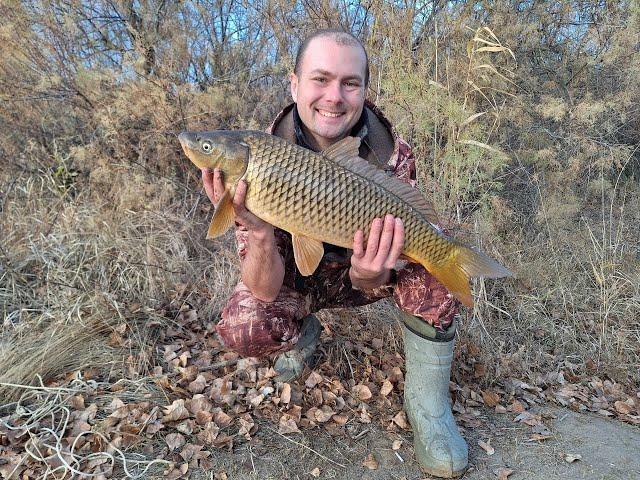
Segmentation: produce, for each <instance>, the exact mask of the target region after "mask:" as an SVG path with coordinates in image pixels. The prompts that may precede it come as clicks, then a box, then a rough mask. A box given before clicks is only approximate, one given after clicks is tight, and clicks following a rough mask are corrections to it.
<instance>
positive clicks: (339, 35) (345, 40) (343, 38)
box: [293, 28, 369, 87]
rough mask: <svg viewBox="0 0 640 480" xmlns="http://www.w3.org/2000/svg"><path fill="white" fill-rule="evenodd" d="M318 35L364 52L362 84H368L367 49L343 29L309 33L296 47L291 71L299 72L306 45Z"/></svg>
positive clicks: (326, 29) (297, 73)
mask: <svg viewBox="0 0 640 480" xmlns="http://www.w3.org/2000/svg"><path fill="white" fill-rule="evenodd" d="M320 37H329V38H331V39H332V40H333V41H335V42H336V43H337V44H338V45H344V46H348V47H360V48H361V49H362V51H363V53H364V60H365V69H364V86H365V87H366V86H368V85H369V55H367V50H366V49H365V48H364V45H362V42H361V41H360V40H358V39H357V38H356V37H355V35H353V34H351V33H349V32H346V31H344V30H340V29H338V28H325V29H322V30H316V31H315V32H313V33H312V34H311V35H309V36H308V37H306V38H305V39H304V40H303V41H302V43H301V44H300V46H299V47H298V52H297V53H296V63H295V65H294V67H293V71H294V73H295V74H296V75H299V74H300V63H301V62H302V58H303V57H304V54H305V52H306V51H307V47H308V46H309V43H311V41H312V40H314V39H316V38H320Z"/></svg>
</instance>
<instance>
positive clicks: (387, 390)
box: [380, 380, 393, 397]
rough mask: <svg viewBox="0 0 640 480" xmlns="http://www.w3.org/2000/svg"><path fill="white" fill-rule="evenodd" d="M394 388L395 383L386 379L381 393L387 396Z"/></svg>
mask: <svg viewBox="0 0 640 480" xmlns="http://www.w3.org/2000/svg"><path fill="white" fill-rule="evenodd" d="M392 390H393V383H391V382H390V381H389V380H385V381H384V382H383V383H382V388H380V395H382V396H383V397H386V396H387V395H389V394H390V393H391V391H392Z"/></svg>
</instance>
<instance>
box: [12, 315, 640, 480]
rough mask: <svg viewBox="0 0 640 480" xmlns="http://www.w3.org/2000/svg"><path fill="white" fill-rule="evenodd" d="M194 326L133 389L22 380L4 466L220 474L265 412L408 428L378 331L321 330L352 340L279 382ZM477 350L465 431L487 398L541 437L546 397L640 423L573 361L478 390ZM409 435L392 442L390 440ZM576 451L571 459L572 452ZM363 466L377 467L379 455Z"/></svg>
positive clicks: (88, 375) (461, 416) (358, 428)
mask: <svg viewBox="0 0 640 480" xmlns="http://www.w3.org/2000/svg"><path fill="white" fill-rule="evenodd" d="M198 323H199V322H198V316H197V312H196V311H195V310H194V309H193V308H191V307H189V306H188V305H187V306H185V307H182V308H181V310H180V312H179V313H178V315H177V317H176V320H175V322H174V323H173V324H171V325H170V326H168V327H166V328H164V330H161V331H160V332H159V336H158V339H157V343H156V353H157V357H156V362H157V364H156V365H155V366H154V367H152V369H151V372H150V373H151V375H150V376H148V377H143V374H144V372H137V377H138V378H146V382H147V386H146V388H145V389H142V390H143V391H145V392H146V393H143V394H142V395H140V394H138V395H132V394H131V393H129V392H131V391H132V390H133V389H132V388H130V385H128V384H127V383H126V382H116V383H109V382H106V381H105V382H98V381H96V380H94V379H93V377H94V376H95V372H94V371H87V372H74V373H73V374H70V375H67V376H65V377H63V378H58V379H56V380H55V381H53V382H50V383H49V384H46V385H45V384H43V383H42V382H41V385H40V386H39V387H26V386H25V387H24V393H23V395H22V397H21V398H20V400H19V401H18V402H16V403H15V404H13V405H11V404H10V405H2V406H0V412H2V415H4V416H2V417H0V474H1V475H2V476H4V477H7V476H9V475H15V476H16V478H17V477H31V476H38V475H43V474H53V475H60V474H61V473H62V472H67V473H70V474H76V475H81V474H84V475H94V476H96V478H112V477H113V476H116V477H126V478H141V477H144V476H145V475H148V474H149V473H151V472H155V473H156V474H162V475H163V476H165V477H166V478H183V477H184V476H187V475H188V474H189V473H188V472H190V471H194V470H196V469H199V468H201V469H207V470H210V471H215V474H214V478H226V476H227V475H226V473H225V472H222V471H218V470H216V468H215V465H214V464H212V462H211V460H210V459H209V457H210V455H211V452H210V450H211V449H224V450H227V451H233V449H234V448H235V447H236V446H239V445H241V444H243V443H246V442H250V441H251V440H252V438H253V437H254V436H255V435H256V433H257V432H258V431H259V429H260V428H261V425H265V422H267V424H271V425H273V426H274V428H275V429H273V431H274V432H277V433H278V434H280V435H284V436H291V435H297V434H300V433H301V432H304V431H306V430H311V429H317V428H321V429H324V430H325V431H326V432H327V433H328V434H330V435H332V436H346V437H349V438H351V439H355V440H357V439H359V438H360V436H361V435H364V434H366V432H367V431H368V430H366V425H367V424H370V423H372V422H375V423H376V424H378V425H380V426H382V427H383V428H384V429H386V430H387V431H388V432H389V433H390V434H396V433H398V432H402V431H408V430H410V429H411V426H410V424H409V422H408V420H407V418H406V415H405V413H404V411H403V409H402V392H403V390H404V372H403V368H404V359H403V357H402V355H401V354H400V353H399V352H398V351H397V350H394V349H389V348H386V349H385V348H383V347H384V342H383V340H381V339H379V338H374V339H370V340H368V339H367V338H366V337H367V335H355V336H354V335H353V332H352V331H350V332H345V333H344V334H341V333H340V328H341V326H340V325H339V324H334V325H331V328H328V329H326V330H325V332H324V333H323V335H324V336H325V337H327V338H324V339H323V340H324V341H325V342H324V343H325V344H328V345H331V342H333V344H334V345H337V344H338V342H337V340H336V336H337V335H340V336H341V338H349V340H347V341H341V343H340V345H339V347H340V348H339V349H338V348H335V349H334V352H331V351H329V352H325V354H326V357H325V359H324V361H323V362H322V363H320V364H318V365H317V366H316V368H315V369H314V370H313V371H307V372H305V374H304V376H303V377H302V379H301V380H299V381H296V382H291V383H283V382H278V381H276V380H275V376H276V372H275V371H274V370H273V368H272V366H271V364H270V361H269V360H258V359H253V358H249V359H242V358H239V357H238V355H237V354H235V353H233V352H227V351H225V350H224V348H223V347H222V346H221V345H220V343H219V342H218V340H217V339H216V337H215V335H214V334H213V332H214V331H215V329H214V326H213V324H211V323H206V324H204V325H198ZM115 333H116V334H117V336H116V337H114V338H112V341H117V342H118V343H122V344H128V343H127V342H128V335H131V330H130V329H128V328H117V329H116V330H115ZM339 350H341V351H340V352H339ZM478 354H479V349H478V348H477V347H476V346H474V345H473V344H471V343H467V344H463V345H462V348H461V349H459V350H457V359H456V365H457V367H458V368H456V369H454V377H453V378H454V380H453V381H452V382H450V393H451V397H452V401H453V410H454V412H455V414H456V418H457V421H458V423H459V424H460V426H461V427H462V428H476V427H478V426H481V425H482V422H483V420H482V415H481V410H482V409H485V408H491V409H493V410H494V411H495V412H497V413H499V414H504V415H512V416H513V421H514V422H516V423H519V424H522V425H525V426H527V427H528V428H530V438H529V441H545V440H547V439H550V438H552V437H553V434H552V431H551V429H550V427H549V425H548V422H549V420H551V419H550V418H546V417H545V416H544V415H543V414H541V413H538V412H539V411H540V407H541V406H542V405H545V404H547V403H549V402H552V403H556V404H558V405H561V406H563V407H567V408H570V409H572V410H574V411H577V412H593V413H596V414H600V415H606V416H612V417H615V418H618V419H619V420H622V421H624V422H627V423H631V424H636V425H637V424H640V393H638V392H636V394H635V395H633V394H630V393H629V391H628V389H625V388H624V387H623V386H622V385H620V384H617V383H615V382H611V381H610V380H608V379H601V378H599V377H595V376H591V377H587V376H585V377H580V376H576V375H574V373H573V371H572V369H571V368H568V369H567V371H566V372H565V371H564V370H559V371H558V372H551V373H548V374H546V375H543V376H539V377H537V378H535V379H534V380H533V381H532V380H531V379H529V381H528V382H525V381H522V380H520V379H516V378H507V379H505V380H501V381H498V382H495V384H493V385H491V386H490V387H489V388H487V387H486V386H484V388H481V387H482V385H481V384H480V380H481V379H483V378H484V376H485V375H486V368H485V367H484V366H483V365H482V363H481V362H480V361H479V355H478ZM338 355H340V357H339V358H341V359H342V360H337V359H336V358H335V357H336V356H338ZM342 355H344V356H342ZM345 357H346V358H347V363H346V364H345V360H344V358H345ZM349 359H357V361H351V360H349ZM129 363H130V365H135V363H136V362H135V361H133V362H129ZM131 368H133V367H131ZM133 373H136V372H133ZM136 388H137V389H138V390H140V386H139V385H137V387H136ZM140 397H142V398H140ZM145 397H146V398H145ZM105 399H108V401H106V400H105ZM11 406H12V408H9V407H11ZM276 429H277V430H276ZM401 444H402V441H401V440H394V441H393V445H392V449H393V451H394V452H396V451H397V450H398V449H399V448H400V446H401ZM479 446H480V447H481V448H482V449H483V450H484V451H485V452H486V454H487V455H493V453H495V449H494V448H493V447H492V446H491V439H490V438H489V439H487V440H480V441H479ZM396 453H397V452H396ZM579 458H580V456H579V455H573V454H567V455H566V456H565V460H566V461H567V462H572V461H575V460H578V459H579ZM362 465H363V467H364V468H368V469H372V470H373V469H377V468H379V463H378V461H377V460H376V458H375V456H374V455H373V454H372V453H370V454H369V455H367V457H366V458H365V459H364V460H363V462H362ZM312 473H316V474H319V469H317V468H316V469H314V470H313V471H312ZM511 473H512V470H510V469H507V468H501V469H498V470H496V471H495V474H496V476H497V477H498V478H505V479H506V478H507V477H508V476H509V475H510V474H511ZM312 476H314V475H312Z"/></svg>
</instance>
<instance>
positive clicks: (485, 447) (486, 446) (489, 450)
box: [478, 440, 496, 456]
mask: <svg viewBox="0 0 640 480" xmlns="http://www.w3.org/2000/svg"><path fill="white" fill-rule="evenodd" d="M478 445H480V448H482V449H483V450H484V451H485V452H486V454H487V455H489V456H491V455H493V454H494V453H496V450H495V448H493V447H492V446H491V440H489V441H488V442H483V441H482V440H478Z"/></svg>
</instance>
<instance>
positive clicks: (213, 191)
mask: <svg viewBox="0 0 640 480" xmlns="http://www.w3.org/2000/svg"><path fill="white" fill-rule="evenodd" d="M202 182H203V183H204V189H205V191H206V192H207V197H209V200H211V202H212V203H213V204H215V205H216V206H217V204H218V203H219V202H220V199H222V196H223V195H224V192H225V185H224V179H223V175H222V172H221V171H220V169H218V168H216V169H215V170H213V171H211V170H209V169H202ZM246 196H247V182H245V181H244V180H240V181H239V182H238V185H237V186H236V191H235V193H234V195H233V200H232V202H233V210H234V213H235V217H236V222H238V223H239V224H240V225H242V226H243V227H245V228H246V229H247V232H246V233H247V234H248V236H247V251H246V255H245V256H244V258H243V259H242V260H241V263H240V276H241V278H242V281H243V282H244V284H245V285H246V286H247V288H249V290H250V291H251V293H252V294H253V295H254V296H255V297H256V298H257V299H258V300H261V301H264V302H273V301H274V300H275V299H276V298H277V296H278V292H279V291H280V287H282V282H283V280H284V262H283V261H282V257H281V256H280V254H279V253H278V248H277V245H276V238H275V232H274V228H273V226H272V225H270V224H268V223H267V222H265V221H263V220H260V219H259V218H258V217H256V216H255V215H254V214H253V213H251V212H250V211H249V210H247V207H246V206H245V204H244V203H245V198H246Z"/></svg>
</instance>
